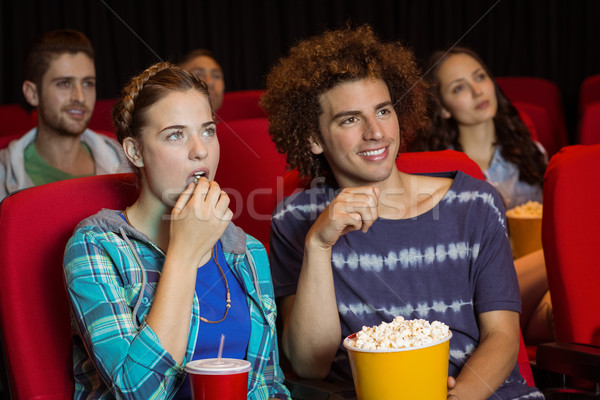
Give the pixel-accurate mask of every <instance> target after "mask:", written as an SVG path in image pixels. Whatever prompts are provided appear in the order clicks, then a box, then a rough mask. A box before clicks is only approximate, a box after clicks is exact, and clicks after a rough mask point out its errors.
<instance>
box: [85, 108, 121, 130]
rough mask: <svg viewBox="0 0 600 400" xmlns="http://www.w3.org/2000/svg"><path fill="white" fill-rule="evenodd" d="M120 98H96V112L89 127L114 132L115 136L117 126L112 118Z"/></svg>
mask: <svg viewBox="0 0 600 400" xmlns="http://www.w3.org/2000/svg"><path fill="white" fill-rule="evenodd" d="M117 100H118V99H100V100H96V104H95V105H94V112H93V113H92V117H91V118H90V123H89V125H88V127H89V128H90V129H91V130H94V131H104V132H112V135H110V136H112V137H115V134H114V132H115V127H114V125H113V119H112V109H113V106H114V105H115V104H116V103H117Z"/></svg>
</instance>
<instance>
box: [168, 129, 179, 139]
mask: <svg viewBox="0 0 600 400" xmlns="http://www.w3.org/2000/svg"><path fill="white" fill-rule="evenodd" d="M182 137H183V132H182V131H176V132H173V133H171V134H169V136H167V139H168V140H179V139H181V138H182Z"/></svg>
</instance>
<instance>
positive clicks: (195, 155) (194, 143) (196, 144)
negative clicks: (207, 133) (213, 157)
mask: <svg viewBox="0 0 600 400" xmlns="http://www.w3.org/2000/svg"><path fill="white" fill-rule="evenodd" d="M189 148H190V153H189V157H190V159H202V158H204V157H206V156H207V154H208V151H207V148H206V145H205V144H204V142H203V141H202V138H201V137H199V136H197V135H192V136H191V137H190V140H189Z"/></svg>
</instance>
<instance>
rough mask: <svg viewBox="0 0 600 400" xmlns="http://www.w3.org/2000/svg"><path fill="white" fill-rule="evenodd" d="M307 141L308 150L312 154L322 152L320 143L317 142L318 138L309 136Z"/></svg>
mask: <svg viewBox="0 0 600 400" xmlns="http://www.w3.org/2000/svg"><path fill="white" fill-rule="evenodd" d="M308 143H309V144H310V151H311V152H312V153H313V154H321V153H323V146H322V145H321V143H319V141H318V139H315V138H314V137H313V136H309V137H308Z"/></svg>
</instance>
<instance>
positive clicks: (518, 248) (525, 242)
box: [506, 213, 542, 259]
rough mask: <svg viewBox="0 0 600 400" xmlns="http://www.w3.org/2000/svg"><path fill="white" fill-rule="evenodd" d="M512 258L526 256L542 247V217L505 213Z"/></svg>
mask: <svg viewBox="0 0 600 400" xmlns="http://www.w3.org/2000/svg"><path fill="white" fill-rule="evenodd" d="M506 221H507V223H508V233H509V235H510V242H511V246H512V252H513V258H515V259H517V258H519V257H523V256H526V255H527V254H529V253H533V252H534V251H536V250H539V249H541V248H542V217H533V216H513V215H510V214H509V213H507V214H506Z"/></svg>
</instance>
